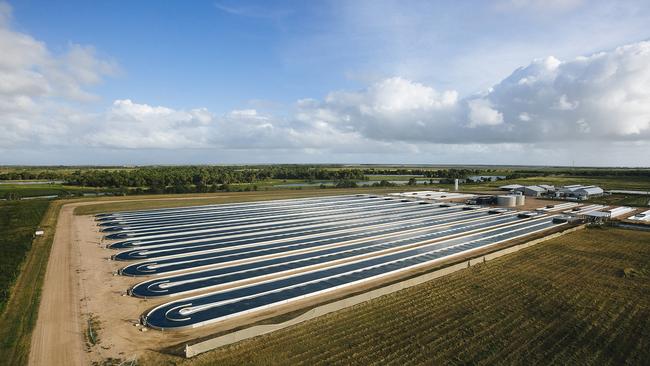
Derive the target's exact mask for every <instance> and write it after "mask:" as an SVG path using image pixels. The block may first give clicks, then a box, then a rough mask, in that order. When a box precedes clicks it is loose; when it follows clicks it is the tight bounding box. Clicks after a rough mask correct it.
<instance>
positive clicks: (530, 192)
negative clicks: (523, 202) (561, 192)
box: [516, 186, 546, 197]
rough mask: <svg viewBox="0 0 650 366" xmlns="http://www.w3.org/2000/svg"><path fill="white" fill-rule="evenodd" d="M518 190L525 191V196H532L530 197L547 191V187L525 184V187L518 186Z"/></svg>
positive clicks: (538, 195)
mask: <svg viewBox="0 0 650 366" xmlns="http://www.w3.org/2000/svg"><path fill="white" fill-rule="evenodd" d="M516 191H518V192H521V193H523V194H524V196H530V197H540V196H541V195H543V194H545V193H546V189H544V188H542V187H540V186H525V187H521V188H517V189H516Z"/></svg>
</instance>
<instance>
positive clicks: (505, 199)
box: [497, 196, 517, 207]
mask: <svg viewBox="0 0 650 366" xmlns="http://www.w3.org/2000/svg"><path fill="white" fill-rule="evenodd" d="M516 204H517V198H516V197H515V196H497V205H498V206H504V207H515V205H516Z"/></svg>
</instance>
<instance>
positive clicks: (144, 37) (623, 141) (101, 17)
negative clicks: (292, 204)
mask: <svg viewBox="0 0 650 366" xmlns="http://www.w3.org/2000/svg"><path fill="white" fill-rule="evenodd" d="M648 24H650V2H648V1H620V2H613V1H587V0H564V1H562V0H496V1H491V2H490V1H447V2H445V1H439V2H432V1H274V2H269V1H259V2H242V1H226V0H224V1H192V2H185V1H164V2H151V1H126V0H123V1H108V0H107V1H92V2H88V1H66V2H55V1H45V0H43V1H35V0H23V1H11V2H8V3H7V2H1V1H0V164H184V163H199V164H201V163H430V164H541V165H572V164H575V165H593V166H602V165H607V166H650V27H648Z"/></svg>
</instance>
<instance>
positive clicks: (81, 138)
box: [0, 3, 650, 163]
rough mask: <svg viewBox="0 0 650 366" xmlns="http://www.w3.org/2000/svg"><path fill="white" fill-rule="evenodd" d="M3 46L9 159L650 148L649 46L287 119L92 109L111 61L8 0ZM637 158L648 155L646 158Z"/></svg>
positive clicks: (339, 96) (311, 105) (260, 113)
mask: <svg viewBox="0 0 650 366" xmlns="http://www.w3.org/2000/svg"><path fill="white" fill-rule="evenodd" d="M0 49H1V50H2V51H3V55H2V57H0V131H2V133H0V149H4V151H3V155H5V156H6V152H7V151H14V150H17V149H20V148H21V146H27V145H28V146H33V147H37V148H39V149H44V150H46V149H48V148H63V147H65V146H74V147H76V148H78V149H88V150H91V149H105V150H121V149H127V150H130V151H133V150H134V149H156V151H164V150H168V151H183V150H190V149H211V150H215V151H219V152H233V151H236V152H245V153H247V154H251V155H250V156H258V158H248V157H243V158H242V159H241V160H240V161H242V160H246V161H260V160H268V159H270V157H271V156H285V158H286V159H288V160H290V161H292V160H293V159H294V157H300V158H301V159H307V158H304V157H305V156H307V157H318V158H319V159H323V160H325V161H327V160H330V161H333V160H336V159H337V158H336V157H343V156H344V157H350V156H359V157H363V159H366V161H376V162H380V161H382V160H384V159H387V160H391V159H395V161H396V160H397V159H398V158H397V157H402V158H401V159H403V160H402V162H408V161H410V160H414V161H418V162H420V161H428V160H427V158H426V157H427V156H428V157H429V159H433V158H435V159H438V160H436V162H442V161H443V160H441V159H443V158H442V157H443V156H446V158H445V159H447V160H444V161H445V162H450V163H453V162H457V163H462V162H475V163H477V162H481V161H482V162H486V160H481V159H489V158H488V156H491V157H497V158H498V159H497V160H495V162H501V163H516V162H517V161H509V160H499V159H501V158H500V157H499V156H500V154H502V153H503V154H510V155H516V154H520V153H523V152H526V153H528V152H531V151H532V152H535V153H536V154H538V155H539V156H540V160H539V161H536V162H537V163H541V162H543V161H544V158H547V157H552V158H553V159H559V160H561V159H565V160H566V158H565V157H564V156H563V155H562V154H563V153H562V151H563V150H562V146H564V149H566V150H564V151H571V153H572V154H575V153H576V152H575V151H578V150H575V149H578V146H579V148H580V149H582V150H585V151H589V150H591V151H597V150H598V151H601V150H606V149H605V147H606V148H609V149H610V150H611V151H615V152H616V153H617V154H619V155H618V156H619V157H620V156H622V155H620V154H622V153H621V151H644V152H645V151H648V150H647V149H648V144H649V143H650V42H638V43H633V44H629V45H626V46H622V47H618V48H616V49H613V50H609V51H605V52H598V53H595V54H593V55H589V56H584V57H577V58H574V59H571V60H564V61H563V60H560V59H559V58H556V57H550V56H549V57H546V58H541V59H535V60H533V61H532V62H530V64H528V65H527V66H525V67H520V68H518V69H516V70H515V71H514V72H512V73H511V74H510V75H509V76H508V77H505V78H503V80H501V81H500V82H498V83H496V84H495V85H493V87H492V88H490V89H489V90H487V91H486V92H484V93H481V94H476V95H470V96H466V97H464V98H463V97H459V93H458V92H457V91H456V90H453V89H450V88H439V87H438V86H437V85H427V84H425V83H422V82H416V81H414V80H410V79H409V78H407V77H405V76H398V77H389V78H383V79H379V80H376V81H375V82H374V83H371V84H370V85H369V86H368V87H367V88H365V89H362V90H356V91H349V90H347V91H346V90H342V91H333V92H331V93H329V94H327V95H326V96H325V97H324V98H323V99H322V100H319V99H302V100H298V101H297V102H296V103H295V105H294V107H293V108H292V109H291V110H290V111H287V113H286V115H285V116H279V115H274V114H269V113H266V112H265V111H264V107H259V106H257V107H256V109H252V108H250V109H235V110H232V111H230V112H227V113H224V114H220V115H217V114H214V113H213V112H211V111H210V110H208V109H207V108H176V107H174V108H172V107H169V106H160V105H155V104H149V103H151V102H149V103H147V102H146V101H133V100H130V99H127V98H126V97H128V96H125V98H124V99H118V100H115V101H114V102H113V103H112V104H111V105H109V106H107V107H106V108H105V109H104V110H103V111H98V112H97V111H94V112H88V111H87V108H88V104H87V103H86V102H87V101H88V100H92V99H93V98H95V96H94V95H93V93H92V87H93V86H95V85H97V84H98V83H100V82H101V81H102V79H103V78H104V77H106V76H107V75H111V74H113V73H115V72H116V69H117V68H116V66H115V63H114V62H112V61H110V60H104V59H103V58H100V57H98V56H97V52H96V51H95V50H94V49H93V48H92V47H90V46H80V45H75V44H71V45H69V47H68V48H67V50H66V51H65V52H64V53H62V54H54V53H52V52H51V51H50V50H49V49H48V47H47V46H46V45H45V44H44V43H43V42H40V41H38V40H36V39H34V38H33V37H31V36H29V35H27V34H24V33H21V32H18V31H16V30H13V29H12V28H11V11H10V8H9V7H8V6H7V5H6V4H4V3H0ZM626 146H627V148H628V149H629V150H625V149H626ZM572 149H574V150H572ZM582 150H579V151H582ZM140 154H143V155H147V154H148V153H140ZM281 154H284V155H281ZM490 154H491V155H490ZM217 155H218V154H217ZM637 155H639V156H646V158H645V160H642V161H645V162H648V160H647V159H648V158H647V156H650V154H645V155H644V154H637ZM167 156H168V155H167ZM234 156H237V155H236V154H235V155H234ZM246 156H249V155H246ZM450 156H455V157H458V158H457V159H458V160H456V161H450V160H449V159H450V158H449V157H450ZM473 157H479V158H478V160H471V159H476V158H473ZM360 159H361V158H360ZM639 159H643V158H639ZM568 161H569V162H570V161H571V159H569V160H568ZM565 163H566V162H565ZM648 163H650V162H648Z"/></svg>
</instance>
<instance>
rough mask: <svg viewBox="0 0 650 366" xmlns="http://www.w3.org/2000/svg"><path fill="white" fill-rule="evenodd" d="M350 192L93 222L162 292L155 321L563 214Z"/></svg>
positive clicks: (300, 288) (313, 289) (192, 322)
mask: <svg viewBox="0 0 650 366" xmlns="http://www.w3.org/2000/svg"><path fill="white" fill-rule="evenodd" d="M521 216H522V215H518V214H517V212H516V211H509V210H497V211H496V213H495V211H494V210H490V208H487V207H479V206H467V205H463V204H455V205H453V204H444V203H429V202H422V201H417V202H413V201H410V200H406V199H398V198H390V197H382V196H370V195H351V196H333V197H321V198H304V199H292V200H279V201H264V202H251V203H238V204H219V205H208V206H195V207H182V208H170V209H157V210H146V211H131V212H115V213H108V214H100V215H97V216H96V220H97V224H98V225H99V228H100V231H101V232H102V233H103V235H104V239H106V240H108V241H109V244H108V247H109V248H112V249H115V250H116V252H115V254H114V255H113V259H114V260H117V261H124V266H122V268H121V269H120V271H119V273H120V274H121V275H124V276H134V277H141V278H142V281H141V282H139V283H137V284H136V285H135V286H133V287H132V288H130V289H129V291H128V293H129V294H130V295H132V296H135V297H140V298H163V297H164V298H168V299H169V301H168V302H166V303H164V304H162V305H159V306H156V307H155V308H153V309H151V310H150V311H148V312H147V313H145V314H143V320H144V322H145V323H146V325H148V326H150V327H153V328H158V329H184V328H192V327H198V326H202V325H206V324H210V323H216V322H220V321H223V320H226V319H230V318H234V317H239V316H242V315H244V314H249V313H252V312H258V311H261V310H263V309H269V308H273V307H280V306H282V305H286V304H288V303H291V302H295V301H297V300H304V299H308V298H312V297H316V296H325V298H327V297H330V298H331V297H336V296H337V295H336V292H337V291H340V290H342V289H347V288H351V287H354V286H362V285H364V283H368V282H372V283H375V282H377V281H378V280H380V279H382V278H385V277H388V276H393V275H399V274H400V272H405V271H409V270H413V269H417V268H419V267H425V266H431V265H432V264H434V263H435V262H437V261H440V260H442V259H445V258H448V257H450V256H454V255H456V256H457V255H462V254H465V253H467V252H470V251H473V250H477V249H481V248H484V247H487V246H490V245H495V244H498V243H502V242H505V241H509V240H513V239H516V238H520V237H523V236H527V235H531V234H534V233H538V232H541V231H544V230H548V229H550V228H552V227H555V226H558V225H562V224H563V223H562V222H553V218H554V217H555V216H556V215H554V214H553V213H552V212H547V213H543V214H541V215H537V216H534V217H521Z"/></svg>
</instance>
